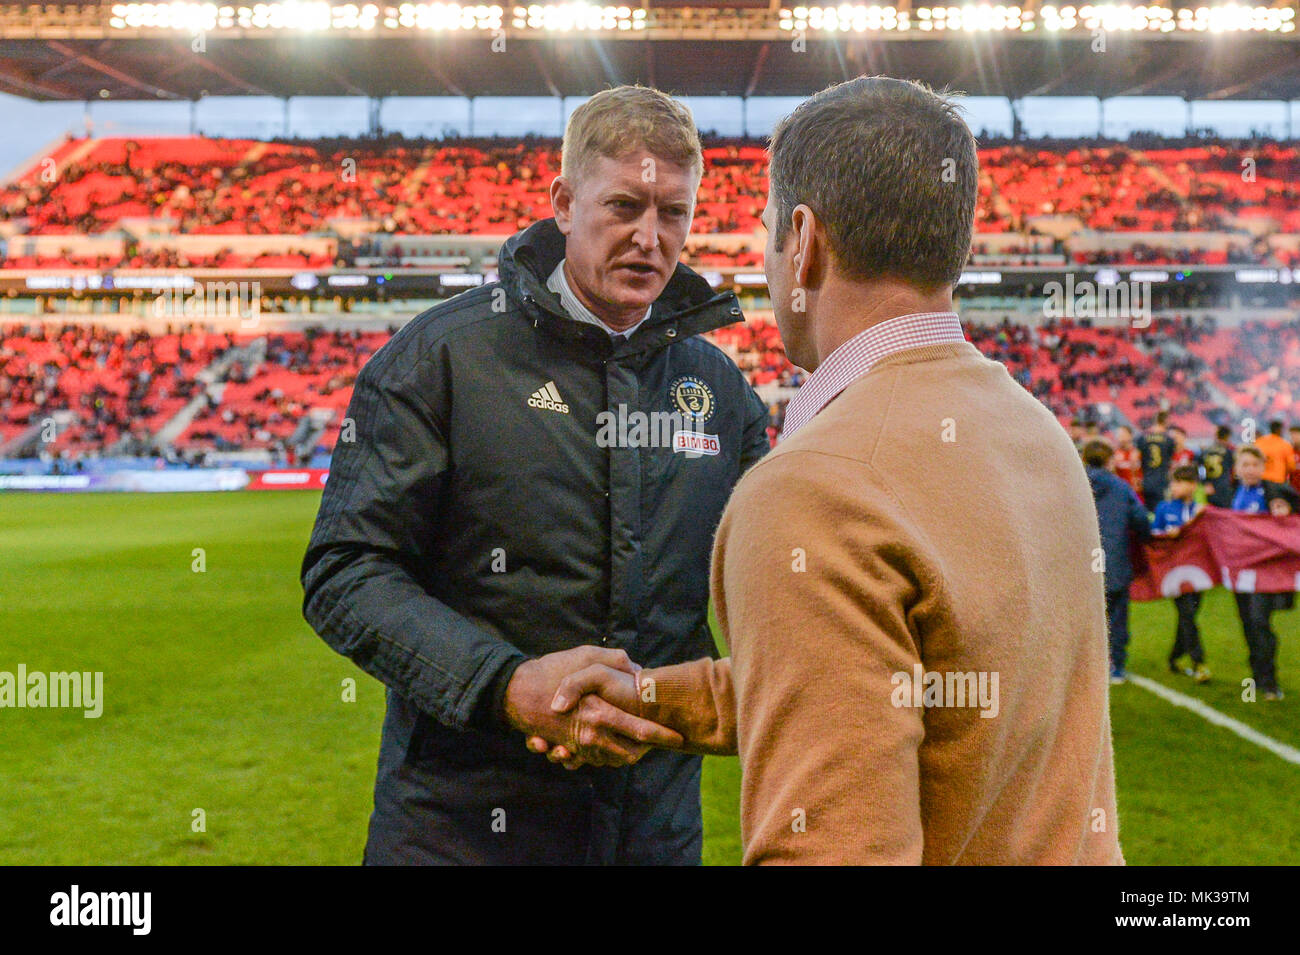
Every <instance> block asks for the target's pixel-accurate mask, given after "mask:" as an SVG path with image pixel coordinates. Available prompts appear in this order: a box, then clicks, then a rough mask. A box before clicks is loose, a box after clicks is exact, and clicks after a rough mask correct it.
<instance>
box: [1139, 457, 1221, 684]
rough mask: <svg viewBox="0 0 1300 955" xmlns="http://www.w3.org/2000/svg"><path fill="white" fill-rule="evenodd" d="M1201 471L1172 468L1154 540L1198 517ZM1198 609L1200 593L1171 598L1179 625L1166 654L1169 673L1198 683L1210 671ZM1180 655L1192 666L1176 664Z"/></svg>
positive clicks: (1186, 466)
mask: <svg viewBox="0 0 1300 955" xmlns="http://www.w3.org/2000/svg"><path fill="white" fill-rule="evenodd" d="M1199 478H1200V471H1199V470H1198V469H1197V468H1196V466H1195V465H1191V464H1184V465H1183V466H1182V467H1178V468H1175V469H1174V473H1173V475H1172V480H1171V481H1170V483H1169V500H1167V501H1161V502H1160V503H1159V504H1157V505H1156V515H1155V520H1154V521H1153V522H1152V524H1151V534H1152V536H1154V537H1177V536H1178V534H1179V532H1180V531H1181V530H1182V528H1183V525H1184V524H1186V523H1187V522H1188V521H1190V520H1191V519H1192V518H1193V517H1195V516H1196V515H1197V514H1199V513H1200V512H1201V510H1202V507H1201V506H1200V505H1198V504H1197V503H1196V500H1195V498H1196V485H1197V483H1198V479H1199ZM1200 607H1201V593H1200V591H1198V590H1193V591H1191V592H1190V593H1185V594H1179V595H1178V596H1177V597H1175V598H1174V609H1175V610H1177V612H1178V625H1177V628H1176V629H1175V631H1174V646H1173V649H1172V650H1170V651H1169V670H1170V672H1171V673H1183V674H1186V675H1187V676H1190V677H1192V679H1194V680H1195V681H1196V682H1197V683H1208V682H1209V681H1210V671H1209V670H1208V669H1206V666H1205V650H1204V649H1203V648H1202V646H1201V631H1200V628H1198V627H1197V625H1196V612H1197V611H1198V610H1199V609H1200ZM1183 656H1188V657H1190V658H1191V661H1192V665H1191V666H1190V667H1187V668H1184V667H1183V666H1182V664H1181V663H1180V662H1179V661H1180V660H1181V659H1182V658H1183Z"/></svg>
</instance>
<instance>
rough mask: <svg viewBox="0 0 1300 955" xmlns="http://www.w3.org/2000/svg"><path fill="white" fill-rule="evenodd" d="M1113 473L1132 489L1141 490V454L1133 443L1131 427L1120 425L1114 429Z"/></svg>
mask: <svg viewBox="0 0 1300 955" xmlns="http://www.w3.org/2000/svg"><path fill="white" fill-rule="evenodd" d="M1112 462H1113V463H1114V467H1115V474H1116V475H1117V476H1118V477H1119V479H1120V480H1121V481H1123V482H1124V483H1125V484H1127V485H1128V486H1129V487H1131V488H1132V489H1133V490H1134V491H1138V492H1140V491H1141V490H1142V455H1141V454H1139V453H1138V449H1137V448H1136V447H1134V445H1133V429H1132V428H1129V427H1127V426H1125V425H1120V426H1119V427H1118V428H1116V429H1115V456H1114V457H1113V458H1112Z"/></svg>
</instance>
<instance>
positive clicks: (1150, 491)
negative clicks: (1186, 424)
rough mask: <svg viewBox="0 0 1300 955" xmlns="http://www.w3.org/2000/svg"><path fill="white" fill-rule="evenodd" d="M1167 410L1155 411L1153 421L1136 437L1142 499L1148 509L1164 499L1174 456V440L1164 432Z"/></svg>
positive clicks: (1153, 508) (1152, 508) (1167, 419)
mask: <svg viewBox="0 0 1300 955" xmlns="http://www.w3.org/2000/svg"><path fill="white" fill-rule="evenodd" d="M1168 423H1169V412H1167V411H1159V412H1157V413H1156V420H1155V423H1154V424H1153V425H1152V426H1151V428H1150V430H1148V431H1147V433H1146V434H1144V435H1142V437H1141V438H1139V439H1138V451H1139V452H1141V454H1142V500H1143V501H1144V502H1145V503H1146V506H1147V510H1148V511H1154V510H1155V509H1156V505H1157V504H1159V503H1160V502H1161V501H1163V500H1164V499H1165V491H1166V490H1168V488H1169V466H1170V462H1171V461H1172V460H1173V456H1174V440H1173V438H1171V437H1169V435H1168V434H1167V433H1166V431H1165V428H1166V427H1167V425H1168Z"/></svg>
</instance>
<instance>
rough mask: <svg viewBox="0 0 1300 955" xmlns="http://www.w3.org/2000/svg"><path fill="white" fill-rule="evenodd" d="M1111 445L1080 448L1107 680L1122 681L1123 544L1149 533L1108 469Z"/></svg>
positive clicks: (1129, 492) (1131, 497) (1127, 564)
mask: <svg viewBox="0 0 1300 955" xmlns="http://www.w3.org/2000/svg"><path fill="white" fill-rule="evenodd" d="M1114 453H1115V452H1114V449H1113V448H1112V447H1111V446H1110V442H1109V441H1105V440H1094V441H1089V442H1088V443H1087V444H1086V445H1084V448H1083V464H1084V467H1085V469H1086V470H1087V473H1088V482H1089V483H1090V484H1091V485H1092V496H1093V501H1094V502H1095V503H1096V505H1097V521H1098V524H1099V525H1100V530H1101V547H1102V553H1103V559H1104V565H1103V573H1104V574H1105V580H1106V623H1107V631H1108V633H1109V639H1110V682H1111V683H1123V682H1124V681H1125V680H1126V679H1127V678H1128V677H1127V673H1126V671H1125V665H1126V663H1127V661H1128V641H1129V632H1128V588H1129V584H1131V583H1132V582H1133V564H1132V562H1131V561H1130V559H1129V544H1130V543H1131V542H1132V541H1134V540H1138V541H1143V540H1146V539H1147V538H1149V537H1150V536H1151V522H1150V519H1149V518H1148V517H1147V512H1146V511H1145V510H1143V508H1142V502H1141V501H1139V500H1138V497H1137V494H1136V493H1135V492H1134V490H1133V489H1132V488H1131V487H1129V486H1128V485H1127V484H1125V483H1124V482H1123V481H1121V480H1120V479H1119V478H1118V477H1116V476H1115V474H1114V473H1113V472H1112V471H1111V469H1110V466H1111V459H1112V458H1113V457H1114Z"/></svg>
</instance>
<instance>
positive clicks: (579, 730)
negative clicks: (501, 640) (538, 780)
mask: <svg viewBox="0 0 1300 955" xmlns="http://www.w3.org/2000/svg"><path fill="white" fill-rule="evenodd" d="M647 686H648V687H650V689H649V690H648V692H649V693H651V694H653V683H647V684H646V685H644V686H643V682H642V678H641V667H639V666H637V665H636V664H635V663H633V662H632V660H631V659H630V658H629V657H628V655H627V654H626V653H625V652H624V651H622V650H614V649H610V648H607V647H594V646H581V647H574V648H573V649H572V650H562V651H560V652H558V653H551V654H547V655H546V656H543V657H538V658H535V659H532V660H528V661H526V662H524V663H523V664H521V665H520V666H519V668H518V669H517V670H515V672H514V675H513V676H512V677H511V678H510V683H509V685H508V686H507V687H506V694H505V715H506V719H507V720H508V721H509V723H510V725H511V726H513V727H514V728H515V729H517V730H520V731H521V732H523V733H524V734H525V735H526V736H527V737H528V740H527V744H526V745H527V746H528V749H529V750H531V751H532V752H534V753H544V754H545V755H546V758H547V759H549V760H550V761H551V762H553V763H559V764H561V765H563V766H564V768H565V769H577V768H578V767H579V766H582V765H583V764H591V765H593V766H629V765H631V764H632V763H635V762H636V761H637V760H639V759H640V758H641V757H642V756H644V755H645V754H646V753H648V752H649V751H650V749H651V747H655V746H658V747H663V748H667V749H681V748H682V746H683V744H684V740H683V738H682V735H681V734H680V733H678V732H676V731H675V730H672V729H669V728H668V727H666V726H660V725H659V724H658V723H654V722H651V721H650V720H647V719H643V718H642V717H641V716H640V715H639V714H640V712H641V705H640V704H641V702H642V692H643V691H644V690H646V687H647Z"/></svg>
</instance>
